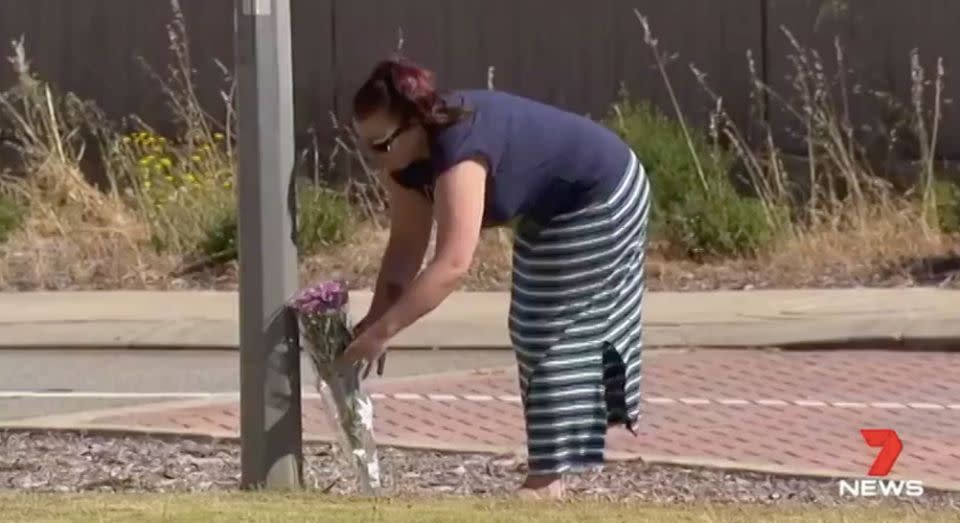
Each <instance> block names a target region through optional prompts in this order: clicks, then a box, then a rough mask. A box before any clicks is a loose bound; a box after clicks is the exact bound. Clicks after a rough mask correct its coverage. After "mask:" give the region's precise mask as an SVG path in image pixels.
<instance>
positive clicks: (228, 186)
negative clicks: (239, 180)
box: [223, 180, 233, 189]
mask: <svg viewBox="0 0 960 523" xmlns="http://www.w3.org/2000/svg"><path fill="white" fill-rule="evenodd" d="M231 187H233V184H232V183H230V181H229V180H228V181H226V182H223V188H224V189H229V188H231Z"/></svg>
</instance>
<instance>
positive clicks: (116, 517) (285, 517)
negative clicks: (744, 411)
mask: <svg viewBox="0 0 960 523" xmlns="http://www.w3.org/2000/svg"><path fill="white" fill-rule="evenodd" d="M0 509H2V513H0V520H2V521H5V522H10V523H14V522H16V523H19V522H23V523H26V522H29V523H45V522H51V523H52V522H84V523H86V522H114V521H135V522H137V523H150V522H161V521H163V522H167V521H177V522H180V521H184V522H196V523H201V522H202V523H213V522H220V521H222V522H237V521H251V522H252V521H256V522H270V521H277V522H284V523H286V522H289V521H330V522H342V523H360V522H364V523H366V522H375V521H384V522H396V523H431V522H441V521H450V522H463V523H471V522H483V523H493V522H504V523H508V522H509V523H526V522H534V521H551V520H552V521H556V522H558V523H559V522H564V523H565V522H569V523H574V522H576V523H584V522H597V523H601V522H602V523H614V522H625V521H651V522H674V521H677V522H703V523H730V522H735V521H736V522H741V521H742V522H759V521H769V522H773V521H784V522H796V523H817V522H824V523H825V522H834V521H835V522H838V523H840V522H843V523H868V522H870V523H874V522H898V523H913V522H916V523H920V522H924V523H936V522H941V521H943V522H946V521H960V512H957V511H948V510H933V509H929V510H927V509H912V508H907V507H903V508H898V507H877V508H868V507H856V508H854V507H845V508H839V509H819V508H815V507H810V506H803V507H800V506H794V507H761V506H755V505H748V506H716V507H711V506H691V507H687V508H681V507H677V506H669V507H668V506H664V507H657V506H651V505H636V504H625V503H609V504H598V503H596V502H591V503H588V502H571V503H564V504H551V503H542V504H524V503H519V502H511V501H490V500H464V499H462V498H460V499H430V500H426V499H391V500H384V501H377V502H372V501H364V500H350V499H345V498H331V497H324V496H322V495H276V494H274V495H266V494H242V493H241V494H82V495H66V494H64V495H60V494H42V495H40V494H0Z"/></svg>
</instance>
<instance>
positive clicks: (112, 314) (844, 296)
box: [0, 288, 960, 349]
mask: <svg viewBox="0 0 960 523" xmlns="http://www.w3.org/2000/svg"><path fill="white" fill-rule="evenodd" d="M370 298H371V295H370V293H369V292H354V293H353V294H352V296H351V299H352V306H351V313H352V314H353V315H354V317H355V318H360V317H361V316H362V315H363V314H364V313H365V312H366V310H367V307H368V306H369V303H370ZM509 302H510V299H509V295H507V294H506V293H497V292H493V293H457V294H455V295H453V296H452V297H451V298H450V299H448V300H447V301H446V302H445V303H444V304H443V305H442V306H441V307H440V308H438V309H437V310H435V311H434V312H432V313H431V314H430V315H428V316H427V317H426V318H425V319H424V320H422V321H421V322H419V323H418V324H417V325H415V326H413V327H411V328H410V329H408V330H407V331H405V332H403V333H401V334H400V335H399V336H398V337H397V338H396V339H395V340H394V342H393V343H392V347H393V348H395V349H398V348H441V349H479V348H485V349H490V348H495V349H500V348H503V349H505V348H508V347H509V346H510V340H509V336H508V333H507V314H508V310H509V305H510V303H509ZM958 313H960V291H953V290H943V289H933V288H917V289H841V290H762V291H757V290H754V291H721V292H697V293H693V292H691V293H673V292H653V293H649V294H648V295H647V297H646V300H645V305H644V324H645V328H646V331H645V341H646V346H648V347H660V348H670V347H701V348H736V347H784V348H791V347H811V348H827V347H843V348H851V347H854V346H857V345H862V346H865V347H870V348H874V349H876V348H918V349H923V348H938V349H947V348H953V349H960V322H958V321H956V318H957V316H958ZM237 317H238V301H237V294H236V293H235V292H215V291H167V292H145V291H144V292H141V291H103V292H100V291H83V292H29V293H2V294H0V348H18V349H19V348H54V347H56V348H100V347H103V348H107V347H109V348H185V349H190V348H204V349H211V348H214V349H216V348H222V349H233V348H236V347H237V343H238V340H237V338H238V334H237V330H238V329H237Z"/></svg>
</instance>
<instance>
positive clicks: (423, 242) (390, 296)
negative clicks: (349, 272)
mask: <svg viewBox="0 0 960 523" xmlns="http://www.w3.org/2000/svg"><path fill="white" fill-rule="evenodd" d="M383 178H384V180H383V183H384V185H386V187H387V191H388V193H389V197H390V239H389V240H388V241H387V248H386V249H385V250H384V253H383V258H382V260H381V262H380V272H379V274H378V275H377V284H376V287H375V289H374V292H373V301H372V302H371V304H370V310H369V311H368V312H367V316H366V317H365V318H364V320H363V322H362V323H364V324H365V325H358V327H359V328H360V329H359V330H363V328H365V327H369V326H370V325H371V324H372V323H374V322H376V321H377V320H379V319H380V317H381V316H382V315H383V313H384V312H386V311H387V309H389V308H390V306H391V305H393V303H394V302H396V301H397V299H399V298H400V296H401V295H402V294H403V290H404V289H405V288H406V287H407V286H409V285H410V282H412V281H413V279H414V278H415V277H416V275H417V273H418V272H420V266H421V265H422V264H423V256H424V254H425V253H426V251H427V245H428V244H429V243H430V230H431V228H432V225H433V223H432V220H433V218H432V216H431V214H430V203H429V202H428V201H427V200H426V198H424V197H423V196H421V195H419V194H417V193H416V192H415V191H412V190H410V189H407V188H405V187H402V186H400V185H399V184H398V183H397V182H396V181H395V180H394V179H393V178H392V177H391V176H390V175H389V174H386V175H385V176H384V177H383Z"/></svg>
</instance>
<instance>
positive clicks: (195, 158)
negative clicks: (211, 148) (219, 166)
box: [190, 154, 203, 162]
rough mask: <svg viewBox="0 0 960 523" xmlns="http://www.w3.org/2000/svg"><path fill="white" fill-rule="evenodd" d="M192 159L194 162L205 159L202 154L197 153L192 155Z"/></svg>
mask: <svg viewBox="0 0 960 523" xmlns="http://www.w3.org/2000/svg"><path fill="white" fill-rule="evenodd" d="M190 159H191V160H193V161H194V162H200V161H202V160H203V159H202V158H200V156H198V155H196V154H195V155H193V156H191V157H190Z"/></svg>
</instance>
